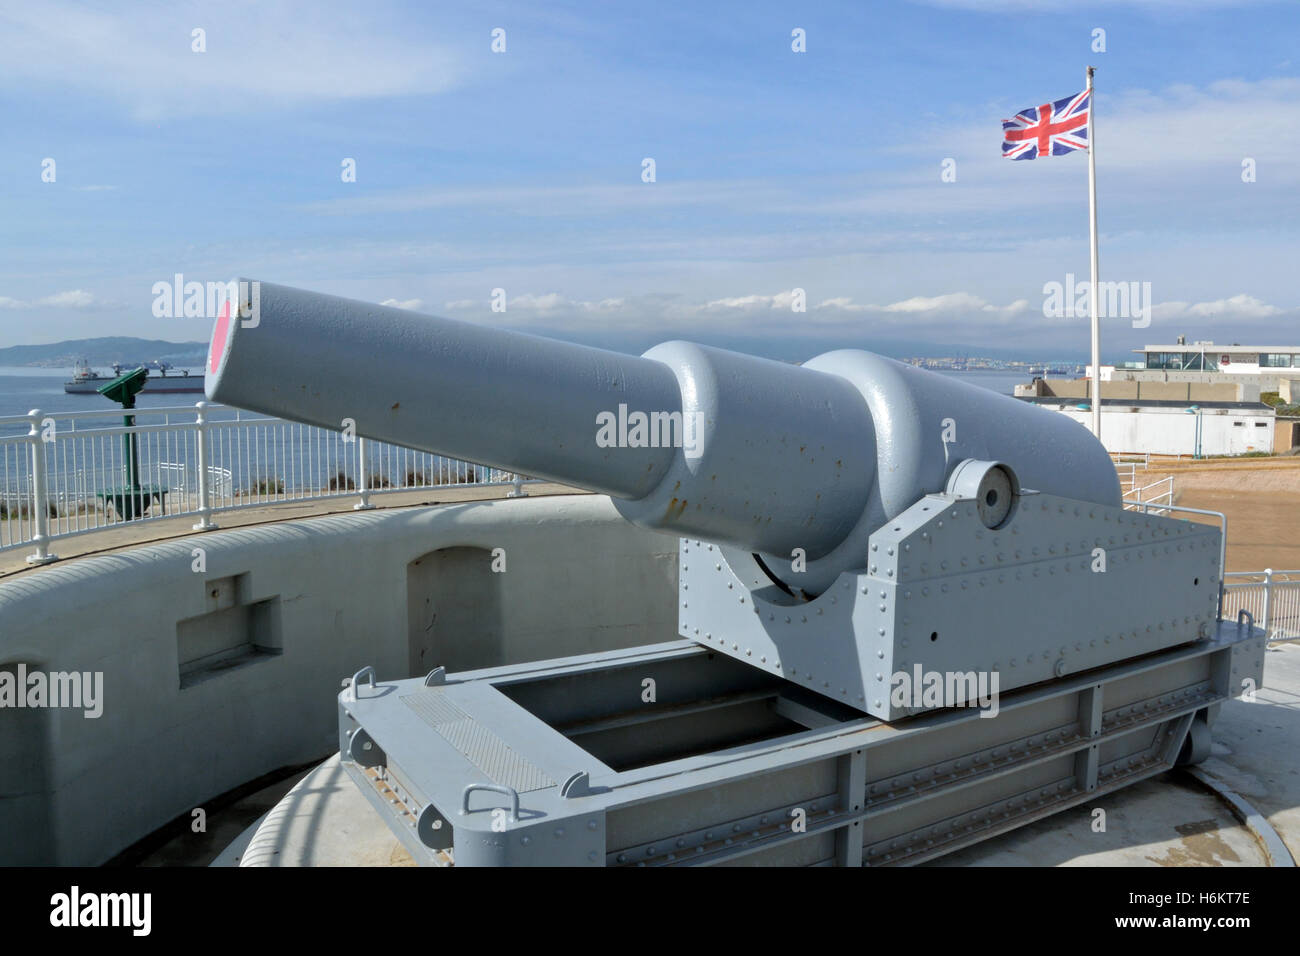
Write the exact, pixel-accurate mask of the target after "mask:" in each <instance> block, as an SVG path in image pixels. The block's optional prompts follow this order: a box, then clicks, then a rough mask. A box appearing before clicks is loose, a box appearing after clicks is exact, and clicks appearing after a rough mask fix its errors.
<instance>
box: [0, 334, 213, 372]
mask: <svg viewBox="0 0 1300 956" xmlns="http://www.w3.org/2000/svg"><path fill="white" fill-rule="evenodd" d="M207 354H208V344H207V343H206V342H164V341H162V340H161V339H137V338H131V337H130V336H125V335H111V336H106V337H104V338H98V339H69V340H68V341H66V342H51V343H50V344H48V345H13V346H10V347H9V348H6V349H0V366H3V365H8V366H16V365H30V366H36V367H40V368H64V367H66V368H72V366H73V365H75V364H76V363H77V362H78V361H80V360H81V359H85V360H86V361H87V362H89V363H90V364H91V365H105V366H107V365H112V364H113V363H115V362H116V363H120V364H122V365H129V364H130V363H132V362H153V361H161V362H166V363H168V364H169V365H175V366H178V367H180V368H185V367H187V366H201V365H202V364H203V362H204V360H205V359H206V358H207Z"/></svg>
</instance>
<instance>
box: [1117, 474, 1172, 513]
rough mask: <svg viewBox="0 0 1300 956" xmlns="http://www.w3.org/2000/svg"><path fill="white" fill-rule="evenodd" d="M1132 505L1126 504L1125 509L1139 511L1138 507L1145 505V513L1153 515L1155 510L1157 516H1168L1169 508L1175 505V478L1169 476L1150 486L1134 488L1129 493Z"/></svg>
mask: <svg viewBox="0 0 1300 956" xmlns="http://www.w3.org/2000/svg"><path fill="white" fill-rule="evenodd" d="M1129 497H1131V498H1132V503H1127V502H1126V503H1125V505H1124V507H1125V508H1127V509H1128V510H1130V511H1135V510H1137V508H1138V506H1140V505H1143V506H1145V507H1143V508H1142V510H1143V511H1145V512H1147V513H1151V512H1152V511H1153V510H1154V512H1155V513H1156V514H1168V513H1169V506H1170V505H1172V504H1173V503H1174V476H1173V475H1168V476H1166V477H1164V478H1161V479H1160V480H1159V481H1153V482H1151V484H1149V485H1143V486H1142V487H1140V488H1133V489H1131V490H1130V492H1129Z"/></svg>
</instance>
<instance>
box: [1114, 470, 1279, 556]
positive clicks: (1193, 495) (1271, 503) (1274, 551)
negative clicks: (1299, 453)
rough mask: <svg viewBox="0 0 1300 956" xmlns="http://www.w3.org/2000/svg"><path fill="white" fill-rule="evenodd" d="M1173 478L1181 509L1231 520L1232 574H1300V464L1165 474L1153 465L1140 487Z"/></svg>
mask: <svg viewBox="0 0 1300 956" xmlns="http://www.w3.org/2000/svg"><path fill="white" fill-rule="evenodd" d="M1168 475H1172V476H1173V478H1174V496H1175V504H1179V505H1183V506H1185V507H1188V508H1203V509H1205V510H1206V511H1221V512H1223V513H1224V514H1225V515H1227V517H1228V568H1227V569H1228V570H1229V571H1262V570H1263V569H1264V568H1273V569H1274V570H1278V571H1280V570H1284V569H1285V570H1293V569H1297V568H1300V461H1297V460H1296V459H1294V458H1286V459H1280V460H1279V459H1269V460H1257V459H1249V460H1246V461H1241V462H1217V463H1207V464H1203V465H1202V464H1195V465H1182V466H1178V467H1165V468H1163V469H1161V468H1159V467H1158V466H1156V465H1154V464H1153V466H1152V468H1151V470H1150V471H1149V472H1147V473H1145V474H1143V473H1142V472H1138V483H1139V484H1143V485H1145V484H1150V483H1152V482H1156V481H1159V480H1160V479H1162V478H1164V477H1166V476H1168ZM1194 520H1201V519H1194ZM1204 520H1207V521H1213V520H1214V519H1204Z"/></svg>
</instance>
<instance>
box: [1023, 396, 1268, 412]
mask: <svg viewBox="0 0 1300 956" xmlns="http://www.w3.org/2000/svg"><path fill="white" fill-rule="evenodd" d="M1016 398H1018V399H1020V400H1021V401H1022V402H1032V403H1033V404H1035V405H1061V406H1073V405H1087V404H1089V400H1088V399H1087V398H1068V397H1062V396H1060V395H1017V396H1016ZM1108 406H1123V407H1128V408H1202V409H1206V410H1207V411H1208V410H1209V409H1230V410H1231V411H1234V412H1241V413H1242V414H1243V415H1259V414H1273V413H1274V408H1273V406H1272V405H1266V404H1265V403H1264V402H1217V401H1199V400H1197V401H1190V402H1189V401H1187V400H1186V399H1179V400H1177V401H1171V400H1168V399H1163V398H1103V399H1102V400H1101V407H1102V408H1106V407H1108Z"/></svg>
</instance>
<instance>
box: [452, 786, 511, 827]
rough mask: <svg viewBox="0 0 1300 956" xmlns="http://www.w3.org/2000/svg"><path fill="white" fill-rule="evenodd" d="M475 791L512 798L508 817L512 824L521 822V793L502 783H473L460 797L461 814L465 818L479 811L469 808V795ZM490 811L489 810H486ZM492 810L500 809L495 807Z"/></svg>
mask: <svg viewBox="0 0 1300 956" xmlns="http://www.w3.org/2000/svg"><path fill="white" fill-rule="evenodd" d="M475 790H488V791H491V792H492V793H499V794H501V795H502V796H505V797H509V798H510V816H509V817H507V818H506V819H508V820H509V821H510V822H511V823H518V822H519V791H518V790H516V789H515V788H514V787H507V786H506V785H505V784H502V783H471V784H469V785H468V786H467V787H465V789H464V790H463V791H462V792H461V795H460V812H461V815H462V816H464V815H465V814H467V813H476V812H477V811H473V810H470V808H469V795H470V794H471V793H473V792H474V791H475ZM484 809H488V808H486V807H485V808H484ZM491 809H499V808H496V807H493V808H491Z"/></svg>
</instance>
